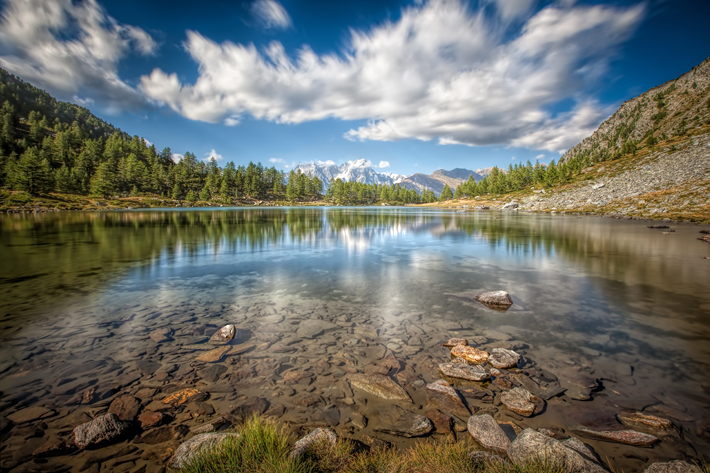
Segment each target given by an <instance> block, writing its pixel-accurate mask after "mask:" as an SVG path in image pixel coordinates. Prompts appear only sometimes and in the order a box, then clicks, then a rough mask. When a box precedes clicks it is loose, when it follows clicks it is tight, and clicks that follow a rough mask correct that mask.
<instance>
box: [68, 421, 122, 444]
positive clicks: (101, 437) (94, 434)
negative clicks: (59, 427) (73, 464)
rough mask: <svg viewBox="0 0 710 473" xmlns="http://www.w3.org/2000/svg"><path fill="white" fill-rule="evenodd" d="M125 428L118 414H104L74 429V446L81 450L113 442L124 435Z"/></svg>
mask: <svg viewBox="0 0 710 473" xmlns="http://www.w3.org/2000/svg"><path fill="white" fill-rule="evenodd" d="M124 431H125V426H124V424H123V422H121V421H120V420H119V419H118V417H117V416H116V414H103V415H100V416H98V417H96V418H95V419H94V420H92V421H90V422H86V423H84V424H81V425H79V426H77V427H75V428H74V444H75V445H76V446H77V447H79V448H86V447H88V446H90V445H98V444H101V443H104V442H108V441H111V440H113V439H115V438H117V437H119V436H121V434H123V432H124Z"/></svg>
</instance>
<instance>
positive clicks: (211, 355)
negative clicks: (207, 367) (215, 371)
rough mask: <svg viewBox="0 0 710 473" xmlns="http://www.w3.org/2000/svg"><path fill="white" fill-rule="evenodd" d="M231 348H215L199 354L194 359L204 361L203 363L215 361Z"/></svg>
mask: <svg viewBox="0 0 710 473" xmlns="http://www.w3.org/2000/svg"><path fill="white" fill-rule="evenodd" d="M231 349H232V347H229V346H224V347H219V348H215V349H214V350H210V351H207V352H205V353H202V354H200V355H199V356H198V357H197V358H195V360H197V361H204V362H205V363H216V362H218V361H219V360H221V359H222V357H223V356H224V355H226V354H227V352H228V351H229V350H231Z"/></svg>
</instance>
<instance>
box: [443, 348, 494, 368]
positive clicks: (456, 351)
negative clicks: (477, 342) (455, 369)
mask: <svg viewBox="0 0 710 473" xmlns="http://www.w3.org/2000/svg"><path fill="white" fill-rule="evenodd" d="M451 356H454V357H457V358H463V359H464V360H466V361H468V362H471V363H473V364H475V365H479V364H481V363H484V362H485V361H486V360H488V352H487V351H484V350H479V349H477V348H473V347H468V346H465V345H456V346H455V347H454V348H452V349H451Z"/></svg>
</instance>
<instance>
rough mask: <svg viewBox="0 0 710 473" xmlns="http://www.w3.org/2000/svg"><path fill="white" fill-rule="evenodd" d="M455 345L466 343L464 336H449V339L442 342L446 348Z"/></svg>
mask: <svg viewBox="0 0 710 473" xmlns="http://www.w3.org/2000/svg"><path fill="white" fill-rule="evenodd" d="M456 345H468V340H466V339H465V338H449V340H448V341H447V342H445V343H443V344H442V346H445V347H447V348H453V347H455V346H456Z"/></svg>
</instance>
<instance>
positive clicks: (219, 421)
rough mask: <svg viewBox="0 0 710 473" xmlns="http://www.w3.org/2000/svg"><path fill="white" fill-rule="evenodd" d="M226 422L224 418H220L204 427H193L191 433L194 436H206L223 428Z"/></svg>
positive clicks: (203, 425)
mask: <svg viewBox="0 0 710 473" xmlns="http://www.w3.org/2000/svg"><path fill="white" fill-rule="evenodd" d="M226 422H227V421H226V420H225V419H224V418H222V417H220V418H219V419H217V420H213V421H211V422H207V423H205V424H202V425H198V426H195V427H191V428H190V432H191V433H193V434H204V433H207V432H214V431H215V430H217V429H219V428H220V427H222V426H223V425H224V424H225V423H226Z"/></svg>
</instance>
